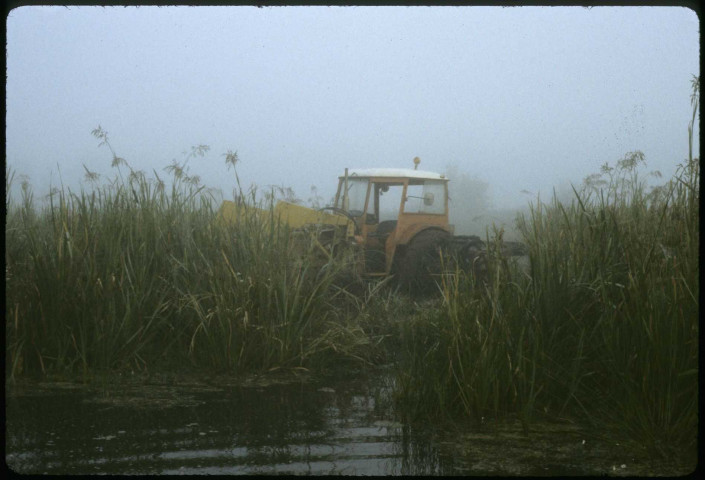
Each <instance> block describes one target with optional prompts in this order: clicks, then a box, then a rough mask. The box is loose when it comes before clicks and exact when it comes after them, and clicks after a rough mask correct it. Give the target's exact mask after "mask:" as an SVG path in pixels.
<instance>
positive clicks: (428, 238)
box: [396, 230, 450, 295]
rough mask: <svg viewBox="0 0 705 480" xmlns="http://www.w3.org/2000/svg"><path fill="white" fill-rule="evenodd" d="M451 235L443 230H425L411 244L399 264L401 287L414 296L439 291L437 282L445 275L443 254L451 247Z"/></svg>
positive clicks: (398, 272)
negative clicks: (443, 251) (442, 274)
mask: <svg viewBox="0 0 705 480" xmlns="http://www.w3.org/2000/svg"><path fill="white" fill-rule="evenodd" d="M449 240H450V234H449V233H448V232H445V231H443V230H425V231H423V232H420V233H419V234H417V235H416V236H415V237H414V238H413V239H412V240H411V243H409V246H408V247H407V249H406V252H405V253H404V255H403V257H402V258H400V259H399V261H398V262H397V269H396V271H397V278H398V281H399V283H400V285H401V287H402V288H403V289H404V290H406V291H407V292H408V293H411V294H414V295H428V294H432V293H434V292H437V291H438V286H437V282H438V281H440V275H441V273H443V263H442V261H441V254H442V253H441V252H442V250H446V249H447V248H448V245H449Z"/></svg>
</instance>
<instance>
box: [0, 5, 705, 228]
mask: <svg viewBox="0 0 705 480" xmlns="http://www.w3.org/2000/svg"><path fill="white" fill-rule="evenodd" d="M699 54H700V51H699V22H698V18H697V15H696V14H695V13H694V12H693V11H692V10H689V9H686V8H681V7H615V8H607V7H600V8H591V9H588V8H581V7H560V8H555V7H554V8H549V7H515V8H498V7H273V8H256V7H249V6H240V7H128V8H123V7H88V6H86V7H70V8H66V7H35V6H27V7H21V8H17V9H14V10H11V11H10V12H9V15H8V17H7V90H6V93H7V95H6V107H7V117H6V125H7V127H6V161H7V166H8V167H9V168H10V169H12V171H14V172H16V174H17V176H18V178H19V175H25V176H26V177H21V178H23V179H24V178H29V181H30V183H31V184H32V185H33V186H34V189H35V191H36V192H37V194H39V193H41V192H45V191H46V190H47V189H48V186H49V183H50V182H52V183H53V184H54V185H57V184H58V183H60V182H63V184H64V185H65V186H69V187H71V188H72V189H76V188H80V185H81V183H83V184H84V185H85V184H86V180H85V179H84V177H85V174H86V169H88V170H90V171H93V172H97V173H99V174H102V175H103V178H106V177H110V176H112V175H113V174H114V169H111V166H110V165H111V160H112V154H111V153H110V151H109V150H108V148H107V147H106V146H103V147H99V146H98V145H99V140H98V139H97V138H95V137H94V136H92V135H91V131H92V130H94V129H95V128H96V127H98V126H99V125H100V126H101V127H102V129H103V130H104V131H106V132H107V133H108V139H109V141H110V144H111V146H112V147H113V148H114V150H115V153H116V154H117V155H118V156H120V157H122V158H124V159H126V160H127V161H128V162H129V163H130V165H131V166H132V167H133V168H135V169H138V170H143V171H145V173H147V174H150V175H151V174H152V172H153V170H155V171H156V172H158V173H159V174H160V175H162V174H164V173H165V172H164V170H163V169H164V167H166V166H167V165H169V164H170V163H172V161H173V160H177V161H182V160H184V159H185V158H186V156H187V155H188V152H190V151H191V148H192V147H194V146H198V145H208V146H209V147H210V150H209V151H208V152H207V153H206V155H205V156H203V157H200V156H196V157H194V158H192V159H191V160H190V163H189V165H190V168H191V172H192V173H193V174H197V175H199V176H200V177H201V180H202V182H203V183H204V184H206V185H208V186H209V187H216V188H220V189H222V190H223V192H224V195H225V197H226V198H227V197H231V196H232V193H231V192H232V189H233V187H234V186H235V177H234V172H233V170H228V169H227V168H226V165H225V158H226V157H225V156H224V154H225V153H226V152H228V151H233V152H237V154H238V158H239V162H238V163H237V165H236V168H237V173H238V175H239V178H240V181H241V184H242V185H243V186H244V187H248V186H249V185H251V184H256V185H259V186H260V187H264V186H271V185H277V186H283V187H289V188H291V189H292V190H293V192H295V194H296V195H297V196H298V197H299V198H301V199H302V200H303V201H304V202H305V201H307V200H308V199H309V198H313V199H314V200H316V197H318V200H319V201H320V203H326V202H327V201H328V199H330V198H331V196H332V195H333V194H334V192H335V186H336V182H337V176H338V175H341V174H342V173H343V171H344V169H345V167H350V168H368V167H393V168H399V167H405V168H413V163H412V160H413V158H414V157H416V156H418V157H420V158H421V165H420V167H419V168H420V169H422V170H430V171H437V172H444V173H448V174H449V175H451V182H452V181H453V178H454V177H455V179H456V182H459V181H460V180H463V182H464V183H462V185H467V186H468V187H467V188H465V187H463V188H462V189H456V191H455V193H454V195H455V196H456V198H462V199H464V200H463V201H462V202H460V201H456V202H455V206H454V208H456V209H464V211H466V212H467V213H468V215H473V216H474V217H473V218H475V217H481V216H482V215H483V212H486V211H488V210H491V209H495V210H496V209H509V208H513V207H516V206H520V205H523V204H525V203H526V202H528V201H529V200H532V199H535V198H536V195H537V194H538V193H539V192H541V195H542V196H544V195H546V196H548V195H550V194H551V191H552V189H553V187H559V188H564V187H565V186H566V185H569V183H570V182H574V183H579V182H580V181H581V180H582V179H583V178H584V177H586V176H587V175H589V174H592V173H595V172H597V171H599V169H600V166H601V165H602V164H604V163H605V162H610V163H612V164H613V163H615V162H616V161H617V160H619V159H620V158H622V157H623V156H624V155H625V154H626V153H627V152H629V151H633V150H640V151H642V152H643V153H644V154H645V157H646V161H647V163H648V168H649V169H650V170H660V171H661V172H662V174H663V176H664V177H666V178H667V177H668V176H669V175H671V174H672V173H673V172H674V171H675V169H676V166H677V164H678V163H680V162H682V161H683V160H684V159H685V158H686V157H687V155H688V133H687V126H688V122H689V120H690V117H691V115H692V107H691V104H690V93H691V90H690V86H691V80H692V78H693V75H696V76H699V75H700V70H699ZM697 135H698V132H697V131H696V139H697ZM696 142H697V140H696ZM697 151H699V147H698V145H697V144H696V152H697ZM184 152H186V153H184ZM84 166H85V168H84ZM456 185H461V183H456ZM312 186H315V187H316V191H315V192H312V191H311V187H312ZM561 186H563V187H561ZM522 192H523V193H522Z"/></svg>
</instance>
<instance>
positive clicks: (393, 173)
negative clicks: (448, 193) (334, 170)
mask: <svg viewBox="0 0 705 480" xmlns="http://www.w3.org/2000/svg"><path fill="white" fill-rule="evenodd" d="M348 177H390V178H398V177H407V178H423V179H426V180H448V179H447V178H446V177H445V175H441V174H440V173H435V172H427V171H425V170H413V169H411V168H351V169H348ZM340 178H344V175H341V176H340Z"/></svg>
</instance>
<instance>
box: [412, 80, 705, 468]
mask: <svg viewBox="0 0 705 480" xmlns="http://www.w3.org/2000/svg"><path fill="white" fill-rule="evenodd" d="M693 86H694V95H693V120H692V121H691V123H690V127H689V133H690V142H691V145H692V128H693V124H694V121H695V118H696V112H697V110H698V103H697V99H698V96H697V95H698V87H699V83H698V80H697V79H696V80H694V85H693ZM690 151H691V154H690V157H689V158H688V159H687V160H686V161H685V162H684V163H683V164H682V165H681V166H680V167H679V169H678V171H677V172H676V174H675V176H674V177H673V178H672V179H671V180H670V181H668V182H667V183H665V184H664V185H661V186H660V187H656V188H648V187H647V184H646V181H645V179H644V177H643V173H642V172H643V166H644V165H645V160H644V156H643V154H641V152H630V153H629V154H627V155H625V157H624V158H623V159H621V160H619V161H618V162H617V164H616V165H615V166H614V167H611V166H609V165H607V164H605V165H604V166H603V167H602V171H601V172H600V173H598V174H595V175H592V176H590V177H588V178H587V179H586V180H585V182H584V183H583V185H582V186H581V187H580V188H575V189H574V194H575V197H574V199H573V200H572V201H571V202H570V203H568V202H561V201H559V200H558V199H557V198H556V197H555V196H554V198H553V199H552V201H551V202H549V203H547V204H546V203H542V202H537V203H536V204H532V205H531V206H530V209H529V213H528V215H521V216H519V218H518V220H517V223H518V228H519V230H520V231H521V233H522V236H523V241H524V242H525V243H526V245H527V246H528V248H529V262H530V266H529V268H528V273H527V272H526V271H524V270H522V269H519V268H516V266H513V265H511V264H510V262H509V261H508V260H507V259H505V258H502V256H501V254H500V253H499V249H497V248H494V249H491V251H490V254H489V255H488V262H489V265H490V267H489V272H490V276H489V279H488V280H487V281H485V282H482V283H479V284H474V283H475V280H474V279H473V278H469V277H468V276H467V275H464V274H463V273H461V272H456V273H455V274H453V275H449V276H447V277H446V278H445V279H444V281H443V282H442V285H441V289H442V293H443V300H442V305H441V306H440V308H437V309H428V310H425V311H424V312H422V313H420V314H419V315H417V316H416V317H415V318H414V319H412V321H410V322H408V323H407V324H406V325H405V328H403V330H402V345H403V348H402V358H401V363H400V366H399V372H400V373H399V380H398V384H399V386H400V388H399V392H398V393H399V395H398V396H399V401H400V402H401V403H402V404H404V405H406V406H407V411H410V412H415V413H416V414H418V415H429V414H432V415H433V414H443V415H451V416H453V417H456V416H457V415H463V416H469V417H472V418H476V419H477V420H480V421H481V420H482V418H483V417H490V416H491V417H497V418H501V417H506V416H507V415H516V416H517V417H518V418H519V419H520V420H521V421H522V422H523V424H524V428H525V430H526V431H528V430H529V428H530V425H531V420H532V418H534V417H535V416H537V415H548V416H549V417H550V418H557V417H565V416H570V417H572V418H577V417H581V418H583V419H584V420H585V421H587V422H589V423H591V424H592V425H593V426H595V427H599V428H601V429H603V430H604V431H605V432H610V433H611V434H614V435H617V436H623V437H627V438H631V439H634V440H637V441H638V442H639V443H640V445H641V446H643V447H645V448H649V449H650V450H651V451H655V452H661V453H663V454H674V455H676V454H677V455H680V454H685V455H690V460H692V459H693V458H694V452H695V446H696V435H697V416H698V408H697V404H698V381H697V379H698V358H699V351H698V318H699V317H698V313H699V298H698V295H699V245H700V243H699V242H700V239H699V186H700V170H699V161H698V159H695V158H693V157H692V148H691V150H690ZM496 233H498V235H496V240H497V241H499V238H500V237H501V232H496ZM488 241H489V243H490V244H493V240H490V239H488Z"/></svg>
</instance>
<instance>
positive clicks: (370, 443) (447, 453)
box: [6, 374, 689, 476]
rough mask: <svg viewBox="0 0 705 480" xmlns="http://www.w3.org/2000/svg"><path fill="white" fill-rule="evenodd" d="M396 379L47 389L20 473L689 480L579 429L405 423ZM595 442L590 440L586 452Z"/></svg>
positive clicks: (28, 418)
mask: <svg viewBox="0 0 705 480" xmlns="http://www.w3.org/2000/svg"><path fill="white" fill-rule="evenodd" d="M389 397H390V387H389V376H387V375H384V374H383V375H377V376H373V377H372V378H359V379H356V380H350V379H341V380H336V381H330V380H327V381H325V382H322V383H316V382H294V383H286V384H267V385H264V384H262V385H256V384H255V385H249V386H243V385H239V386H228V385H225V384H223V383H222V382H221V383H212V384H210V385H206V384H204V383H201V384H193V385H191V386H184V385H182V386H179V387H176V386H170V385H165V384H162V385H152V386H145V385H134V386H120V387H119V388H112V389H108V391H107V393H105V392H103V393H100V392H90V391H85V390H66V389H63V390H62V389H57V388H56V386H53V387H51V388H44V389H42V388H37V386H36V385H35V386H33V387H32V388H30V389H28V390H27V391H26V392H25V393H22V392H17V391H15V392H14V393H13V394H12V395H10V396H8V397H7V398H6V419H7V420H6V462H7V464H8V466H9V467H10V468H12V469H13V470H14V471H16V472H21V473H40V474H41V473H50V474H91V473H104V474H105V473H107V474H345V475H535V476H545V475H554V476H556V475H558V476H566V475H604V474H608V475H641V476H645V475H648V476H651V475H674V474H675V475H681V474H683V473H687V472H688V471H689V467H687V466H685V467H684V466H683V465H667V464H665V463H663V462H661V461H656V460H655V459H653V458H650V457H649V456H648V455H646V454H645V453H644V452H635V450H634V449H631V450H629V449H627V448H625V446H624V445H621V444H620V443H616V442H615V441H611V440H610V439H603V440H602V441H598V440H597V438H596V437H590V436H586V433H588V432H586V431H583V430H581V429H580V428H579V427H578V426H577V425H575V424H572V423H565V422H563V423H543V424H534V425H533V426H532V431H531V435H530V436H529V437H526V436H524V435H523V434H522V433H521V432H522V429H521V426H520V425H519V424H518V422H516V423H515V424H513V423H512V422H503V423H495V424H493V425H483V426H470V425H465V426H463V425H459V424H456V425H454V426H452V428H451V427H449V426H447V425H446V426H445V427H440V426H439V425H432V426H425V427H421V426H419V425H415V426H413V427H412V426H411V425H409V424H406V423H400V422H399V421H397V420H396V418H395V416H394V411H393V409H392V408H391V402H390V398H389ZM586 439H587V440H586Z"/></svg>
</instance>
